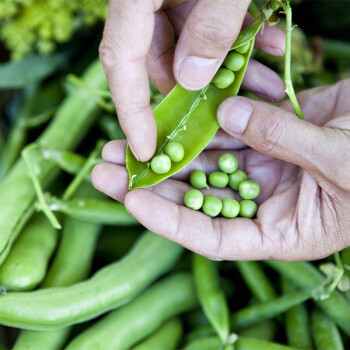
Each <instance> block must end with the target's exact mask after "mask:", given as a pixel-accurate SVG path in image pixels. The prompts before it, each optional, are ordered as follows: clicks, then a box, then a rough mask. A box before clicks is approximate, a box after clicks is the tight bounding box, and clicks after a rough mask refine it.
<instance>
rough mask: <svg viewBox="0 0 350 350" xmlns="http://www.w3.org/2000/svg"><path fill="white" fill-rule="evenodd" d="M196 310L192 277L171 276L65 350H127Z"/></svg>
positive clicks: (89, 329) (107, 317)
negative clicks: (170, 322)
mask: <svg viewBox="0 0 350 350" xmlns="http://www.w3.org/2000/svg"><path fill="white" fill-rule="evenodd" d="M196 306H197V299H196V295H195V291H194V285H193V280H192V277H191V276H190V275H189V274H186V273H180V274H177V275H173V276H171V277H168V278H166V279H164V280H163V281H161V282H158V283H156V284H155V285H154V286H152V287H150V288H149V289H147V290H146V291H145V292H144V293H142V294H141V295H139V296H138V297H137V298H135V299H134V300H133V301H132V302H130V303H129V304H127V305H125V306H124V307H123V308H121V309H119V310H115V311H113V312H111V313H110V314H108V315H107V316H106V317H104V318H103V319H102V320H100V321H98V322H97V323H95V324H94V325H93V326H92V327H90V328H88V329H87V330H85V331H84V332H82V333H81V334H79V335H78V336H77V337H76V338H75V339H73V341H72V342H71V343H70V344H69V345H68V346H67V347H66V349H65V350H104V349H129V348H130V347H132V346H133V345H134V344H136V343H137V342H139V341H140V340H142V339H143V338H145V337H147V336H148V335H150V334H152V332H154V331H155V330H156V329H158V328H159V327H160V326H161V324H162V323H163V322H164V321H166V320H168V319H169V318H171V317H174V316H176V315H178V314H180V313H183V312H185V311H189V310H191V309H193V308H194V307H196ZM135 320H137V322H135Z"/></svg>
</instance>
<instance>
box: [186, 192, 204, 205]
mask: <svg viewBox="0 0 350 350" xmlns="http://www.w3.org/2000/svg"><path fill="white" fill-rule="evenodd" d="M184 203H185V205H186V207H187V208H190V209H193V210H199V209H200V208H202V205H203V194H202V192H201V191H198V190H189V191H187V192H186V194H185V197H184Z"/></svg>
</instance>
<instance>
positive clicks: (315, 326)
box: [311, 309, 344, 350]
mask: <svg viewBox="0 0 350 350" xmlns="http://www.w3.org/2000/svg"><path fill="white" fill-rule="evenodd" d="M311 320H312V330H313V335H314V340H315V345H316V349H317V350H329V349H332V350H344V345H343V341H342V338H341V335H340V333H339V330H338V328H337V325H336V324H335V323H334V321H333V320H331V319H330V318H329V317H327V316H326V315H325V314H324V313H322V312H321V311H319V310H316V309H315V310H313V312H312V316H311Z"/></svg>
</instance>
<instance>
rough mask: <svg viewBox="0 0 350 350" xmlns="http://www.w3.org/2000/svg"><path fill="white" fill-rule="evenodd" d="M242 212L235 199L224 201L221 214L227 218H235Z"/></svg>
mask: <svg viewBox="0 0 350 350" xmlns="http://www.w3.org/2000/svg"><path fill="white" fill-rule="evenodd" d="M239 210H240V206H239V203H238V202H237V201H236V200H235V199H231V198H225V199H224V200H223V201H222V209H221V214H222V216H225V217H226V218H235V217H236V216H238V214H239Z"/></svg>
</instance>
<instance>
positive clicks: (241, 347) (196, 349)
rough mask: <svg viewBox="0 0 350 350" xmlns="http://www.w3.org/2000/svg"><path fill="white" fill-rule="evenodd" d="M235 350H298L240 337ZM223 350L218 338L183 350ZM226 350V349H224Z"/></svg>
mask: <svg viewBox="0 0 350 350" xmlns="http://www.w3.org/2000/svg"><path fill="white" fill-rule="evenodd" d="M233 346H234V347H233V349H234V350H297V348H292V347H289V346H285V345H282V344H278V343H272V342H266V341H263V340H259V339H251V338H243V337H238V339H237V340H236V342H235V343H234V344H233ZM218 349H222V347H221V341H220V339H219V338H217V337H210V338H204V339H200V340H196V341H194V342H192V343H190V344H188V345H187V346H186V347H185V348H183V350H218ZM224 349H225V348H224Z"/></svg>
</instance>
